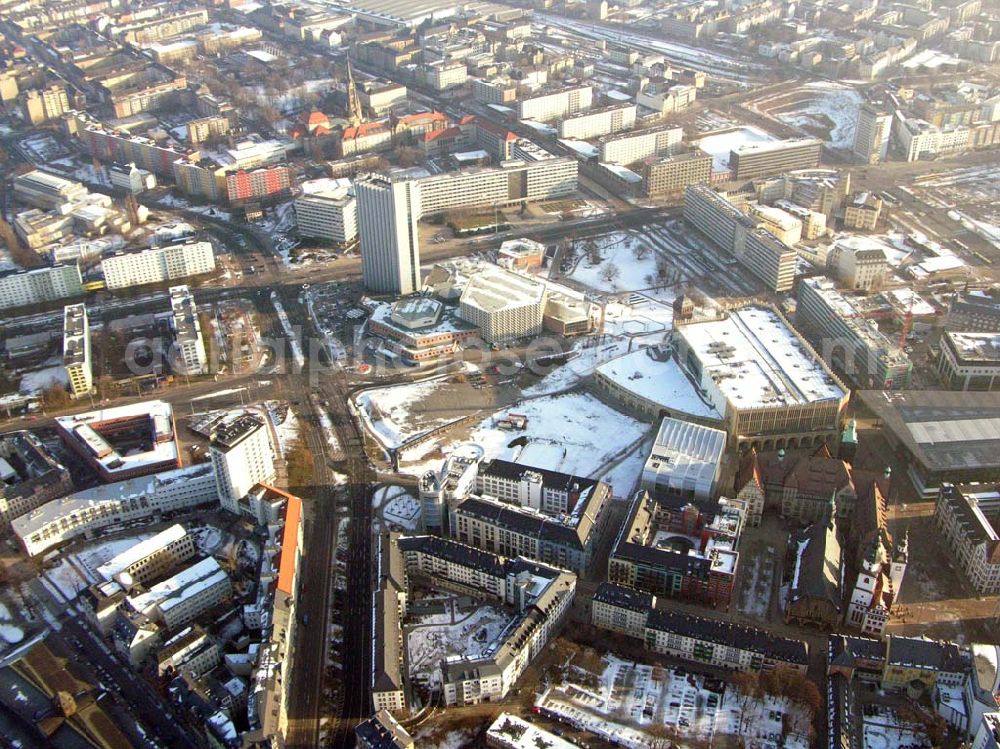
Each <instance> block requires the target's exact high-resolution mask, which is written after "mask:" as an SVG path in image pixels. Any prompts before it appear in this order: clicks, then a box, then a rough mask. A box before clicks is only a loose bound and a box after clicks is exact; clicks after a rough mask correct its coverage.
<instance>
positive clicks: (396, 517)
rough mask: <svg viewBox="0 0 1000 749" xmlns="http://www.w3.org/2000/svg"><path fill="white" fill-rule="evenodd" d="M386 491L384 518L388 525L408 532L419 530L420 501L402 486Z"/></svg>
mask: <svg viewBox="0 0 1000 749" xmlns="http://www.w3.org/2000/svg"><path fill="white" fill-rule="evenodd" d="M386 489H387V491H386V492H385V494H383V497H382V501H383V502H384V504H383V506H382V517H383V518H384V519H385V521H386V523H390V524H392V525H395V526H397V527H399V528H401V529H402V530H406V531H415V530H417V529H418V528H419V527H420V501H419V500H418V499H417V498H416V497H414V496H413V495H411V494H410V493H409V492H408V491H406V489H404V488H403V487H401V486H390V487H386ZM390 490H394V491H390Z"/></svg>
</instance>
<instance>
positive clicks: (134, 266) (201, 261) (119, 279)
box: [101, 242, 215, 289]
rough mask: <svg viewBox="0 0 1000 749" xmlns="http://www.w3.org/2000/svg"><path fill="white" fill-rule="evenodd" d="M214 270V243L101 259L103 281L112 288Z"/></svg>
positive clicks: (162, 280) (170, 246) (160, 281)
mask: <svg viewBox="0 0 1000 749" xmlns="http://www.w3.org/2000/svg"><path fill="white" fill-rule="evenodd" d="M213 270H215V251H214V249H213V247H212V243H211V242H188V243H187V244H175V245H169V246H166V247H152V248H150V249H148V250H140V251H139V252H123V253H120V254H118V255H112V256H111V257H106V258H104V260H102V261H101V271H102V272H103V273H104V282H105V283H106V284H107V286H108V288H109V289H123V288H126V287H128V286H142V285H145V284H151V283H163V282H164V281H173V280H174V279H178V278H186V277H188V276H198V275H201V274H202V273H210V272H212V271H213Z"/></svg>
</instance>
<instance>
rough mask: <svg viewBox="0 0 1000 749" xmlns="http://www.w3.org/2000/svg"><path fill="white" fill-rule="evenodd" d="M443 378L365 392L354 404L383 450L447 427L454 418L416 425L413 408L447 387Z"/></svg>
mask: <svg viewBox="0 0 1000 749" xmlns="http://www.w3.org/2000/svg"><path fill="white" fill-rule="evenodd" d="M444 384H445V382H444V378H438V379H433V380H425V381H423V382H415V383H410V384H406V385H395V386H393V387H385V388H376V389H374V390H365V391H364V392H362V393H360V394H358V396H357V398H356V399H355V403H356V404H357V406H358V412H359V413H360V414H361V419H362V420H363V421H364V422H365V426H366V427H367V428H368V430H369V431H370V432H371V433H372V434H374V435H375V437H376V438H377V439H378V441H379V442H380V443H382V446H383V447H386V448H388V449H392V448H397V447H399V446H400V445H401V444H403V443H404V442H406V440H408V439H411V438H413V437H416V436H417V435H419V434H422V433H424V432H426V431H427V430H429V429H433V428H435V427H437V426H442V425H444V424H447V423H448V422H449V421H450V420H451V419H450V418H445V419H430V420H428V419H424V420H422V421H421V423H420V424H417V423H416V421H415V419H414V417H413V414H411V412H410V407H411V406H413V405H414V404H416V403H419V402H420V401H421V400H423V399H424V398H427V397H428V396H430V395H431V394H432V393H433V392H434V391H436V390H437V389H438V388H440V387H441V386H442V385H444Z"/></svg>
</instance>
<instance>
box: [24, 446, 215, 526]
mask: <svg viewBox="0 0 1000 749" xmlns="http://www.w3.org/2000/svg"><path fill="white" fill-rule="evenodd" d="M214 470H215V469H214V468H213V467H212V464H211V463H199V464H198V465H193V466H188V467H187V468H178V469H177V470H175V471H164V472H162V473H156V474H153V475H151V476H140V477H139V478H134V479H128V480H127V481H117V482H115V483H113V484H104V485H101V486H95V487H93V488H91V489H84V490H83V491H79V492H76V493H75V494H70V495H69V496H66V497H60V498H59V499H53V500H52V501H51V502H46V503H45V504H44V505H42V506H41V507H37V508H35V509H34V510H32V511H31V512H29V513H26V514H24V515H21V516H20V517H18V518H14V520H12V521H11V526H12V527H13V529H14V532H15V533H16V534H17V535H18V536H19V537H20V538H25V537H27V536H29V535H31V534H32V533H34V532H35V531H38V530H40V529H42V528H44V527H45V526H46V525H48V524H49V523H51V522H54V521H56V520H59V519H60V518H62V517H68V516H70V515H74V514H77V513H79V512H82V511H83V510H86V509H87V508H89V507H92V506H95V505H101V504H103V503H105V502H118V501H122V500H127V499H138V498H140V497H149V496H153V495H155V494H156V493H157V491H158V490H159V489H160V487H163V486H167V485H169V484H173V483H175V482H178V481H182V482H189V481H194V480H196V479H201V478H203V477H205V476H206V475H209V474H212V473H214Z"/></svg>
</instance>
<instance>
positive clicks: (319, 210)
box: [294, 179, 358, 245]
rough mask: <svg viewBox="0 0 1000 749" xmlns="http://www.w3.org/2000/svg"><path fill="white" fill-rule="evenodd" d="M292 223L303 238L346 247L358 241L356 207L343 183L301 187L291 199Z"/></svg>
mask: <svg viewBox="0 0 1000 749" xmlns="http://www.w3.org/2000/svg"><path fill="white" fill-rule="evenodd" d="M294 205H295V220H296V222H297V223H298V227H299V234H300V235H302V236H303V237H315V238H316V239H326V240H329V241H331V242H336V243H338V244H342V245H349V244H351V243H353V242H354V240H356V239H357V238H358V204H357V201H356V200H355V199H354V195H353V193H352V190H351V182H350V180H347V179H316V180H310V181H309V182H303V183H302V195H300V196H299V197H298V198H296V199H295V204H294Z"/></svg>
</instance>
